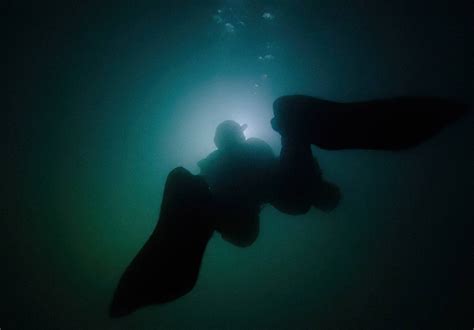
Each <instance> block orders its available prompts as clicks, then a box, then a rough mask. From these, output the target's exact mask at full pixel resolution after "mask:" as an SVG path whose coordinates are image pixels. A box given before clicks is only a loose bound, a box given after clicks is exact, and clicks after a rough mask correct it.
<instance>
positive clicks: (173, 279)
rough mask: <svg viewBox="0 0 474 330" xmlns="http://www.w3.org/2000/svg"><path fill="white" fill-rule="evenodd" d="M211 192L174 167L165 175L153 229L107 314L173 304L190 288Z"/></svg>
mask: <svg viewBox="0 0 474 330" xmlns="http://www.w3.org/2000/svg"><path fill="white" fill-rule="evenodd" d="M211 206H212V205H211V192H210V190H209V187H208V185H207V184H206V182H205V181H204V179H203V178H202V177H200V176H195V175H192V174H191V173H189V172H188V171H187V170H185V169H184V168H182V167H178V168H176V169H174V170H173V171H171V172H170V174H169V175H168V178H167V181H166V185H165V189H164V194H163V201H162V205H161V212H160V217H159V220H158V224H157V226H156V228H155V229H154V231H153V233H152V234H151V236H150V238H149V239H148V241H147V242H146V243H145V245H144V246H143V247H142V249H141V250H140V251H139V252H138V254H137V255H136V256H135V258H134V259H133V260H132V262H131V263H130V265H129V266H128V267H127V268H126V270H125V272H124V273H123V275H122V277H121V278H120V281H119V283H118V286H117V288H116V290H115V294H114V297H113V300H112V303H111V305H110V310H109V315H110V316H111V317H120V316H125V315H128V314H130V313H132V312H134V311H135V310H136V309H138V308H140V307H144V306H147V305H151V304H161V303H165V302H169V301H172V300H174V299H177V298H179V297H181V296H183V295H185V294H186V293H188V292H189V291H191V289H192V288H193V287H194V285H195V283H196V280H197V277H198V273H199V269H200V266H201V261H202V257H203V254H204V250H205V248H206V245H207V243H208V241H209V239H210V238H211V236H212V233H213V231H214V220H213V217H214V216H213V210H212V208H211Z"/></svg>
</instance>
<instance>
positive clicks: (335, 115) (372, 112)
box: [272, 95, 468, 150]
mask: <svg viewBox="0 0 474 330" xmlns="http://www.w3.org/2000/svg"><path fill="white" fill-rule="evenodd" d="M273 108H274V115H275V117H274V118H273V119H272V127H273V128H274V129H275V130H276V131H277V132H279V133H280V134H281V135H282V136H284V137H285V136H289V137H293V138H296V137H297V138H298V139H300V140H304V141H309V142H310V143H312V144H314V145H316V146H318V147H320V148H322V149H327V150H339V149H379V150H401V149H406V148H410V147H414V146H416V145H418V144H420V143H422V142H424V141H426V140H427V139H429V138H430V137H432V136H434V135H435V134H436V133H438V132H439V131H440V130H441V129H442V128H443V127H445V126H446V125H448V124H449V123H451V122H453V121H454V120H456V119H458V118H459V117H461V116H462V115H463V114H465V113H466V112H467V110H468V107H467V106H466V105H464V104H459V103H456V102H452V101H448V100H442V99H437V98H429V97H398V98H392V99H384V100H373V101H367V102H353V103H339V102H332V101H327V100H322V99H318V98H314V97H310V96H305V95H290V96H283V97H280V98H278V99H277V100H276V101H275V102H274V105H273Z"/></svg>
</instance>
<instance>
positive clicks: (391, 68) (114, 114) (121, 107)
mask: <svg viewBox="0 0 474 330" xmlns="http://www.w3.org/2000/svg"><path fill="white" fill-rule="evenodd" d="M1 7H2V16H3V18H2V25H3V29H2V30H3V32H4V35H5V37H4V38H3V41H2V42H3V44H4V47H3V50H2V53H3V56H4V57H5V59H4V61H3V63H4V64H5V71H4V74H3V75H2V76H3V78H4V87H3V91H4V96H3V99H4V105H3V107H2V108H3V111H2V114H3V120H2V126H3V129H2V151H3V152H2V168H3V170H2V174H3V177H2V185H1V186H2V204H1V205H2V206H1V216H2V218H1V219H2V226H1V230H0V248H1V249H0V251H1V268H0V269H1V270H0V328H2V329H5V330H7V329H56V328H58V329H156V328H160V329H161V328H162V329H191V328H192V329H224V328H225V329H313V328H323V329H325V328H344V329H351V328H365V329H371V328H405V329H406V328H413V329H415V328H416V329H420V328H429V329H433V328H436V327H441V328H450V329H461V328H469V329H470V328H472V326H473V324H474V323H473V318H472V314H470V313H469V312H470V309H469V307H470V305H472V292H473V288H472V278H473V277H472V272H471V271H469V270H468V266H471V265H472V251H473V249H472V248H473V246H472V238H471V237H472V218H473V211H472V205H473V202H474V200H473V196H474V194H473V182H474V180H473V174H472V172H473V164H474V156H473V150H474V148H473V147H474V143H473V141H474V139H473V131H472V127H474V126H473V118H472V115H471V116H468V117H466V118H464V120H462V121H460V122H458V123H455V124H454V125H452V126H450V127H448V128H447V129H445V130H444V131H443V132H441V134H439V135H438V136H436V137H435V138H433V139H432V140H430V141H428V142H427V143H425V144H424V145H422V146H419V147H417V148H415V149H412V150H408V151H403V152H399V153H392V152H374V151H340V152H325V151H321V150H317V149H314V154H315V155H316V156H317V157H318V159H319V160H320V163H321V167H322V169H323V171H324V173H325V175H326V176H327V177H328V179H330V180H332V181H334V182H336V183H338V184H339V185H340V187H341V189H342V191H343V194H344V199H343V202H342V204H341V206H340V207H339V208H338V209H337V210H335V211H334V212H333V213H329V214H324V213H321V212H318V211H316V210H313V211H311V212H310V213H308V214H307V215H305V216H298V217H291V216H287V215H284V214H280V213H278V212H277V211H276V210H274V209H272V208H266V209H264V210H263V212H262V232H261V235H260V238H259V240H258V241H257V242H256V243H255V244H254V245H253V246H251V247H249V248H247V249H240V248H237V247H234V246H231V245H229V244H228V243H226V242H224V241H223V240H222V238H221V237H219V236H218V235H215V236H214V237H213V238H212V240H211V242H210V244H209V246H208V249H207V251H206V255H205V257H204V261H203V267H202V270H201V275H200V278H199V280H198V283H197V286H196V288H195V290H193V291H192V292H191V293H190V294H189V295H187V296H185V297H183V298H182V299H180V300H178V301H176V302H173V303H170V304H167V305H163V306H159V307H150V308H146V309H144V310H141V311H139V312H137V313H135V314H133V315H132V316H130V317H127V318H124V319H119V320H111V319H109V318H108V317H107V308H108V304H109V302H110V299H111V295H112V292H113V290H114V288H115V285H116V283H117V281H118V278H119V276H120V274H121V272H122V271H123V269H124V267H125V266H126V265H127V264H128V262H129V261H130V260H131V258H132V257H133V256H134V255H135V253H136V252H137V250H138V249H139V248H140V247H141V245H142V244H143V243H144V241H145V240H146V238H147V237H148V235H149V234H150V233H151V230H152V229H153V228H154V225H155V222H156V219H157V215H158V212H159V206H160V203H161V197H162V196H161V194H162V189H163V184H164V180H165V178H166V175H167V174H168V172H169V171H170V170H171V169H172V168H174V167H176V166H179V165H181V166H185V167H187V168H189V169H190V170H192V171H193V172H195V173H196V171H197V168H196V165H195V163H196V162H197V161H198V160H199V159H201V158H203V157H204V156H206V154H207V153H209V152H210V151H212V149H213V146H212V137H213V130H214V128H215V126H216V125H217V124H218V123H219V122H220V121H222V120H224V119H234V120H238V121H240V122H242V123H243V122H246V123H247V124H248V125H249V129H248V131H247V134H248V136H258V137H261V138H264V139H265V140H267V141H269V143H270V144H271V145H272V147H273V148H274V150H275V152H278V151H279V140H278V136H277V135H276V134H275V133H274V132H272V130H271V127H270V125H269V120H270V118H271V116H272V114H271V111H272V109H271V104H272V101H273V100H274V99H275V98H276V97H278V96H281V95H284V94H289V93H305V94H309V95H313V96H317V97H322V98H327V99H332V100H337V101H357V100H367V99H371V98H382V97H389V96H396V95H402V94H411V95H428V96H440V97H445V98H449V99H453V100H457V101H461V102H464V103H468V104H472V100H473V99H472V95H473V94H472V92H473V78H472V77H473V76H472V74H473V60H472V59H473V42H472V36H473V35H474V34H473V32H474V31H473V25H472V21H473V12H474V8H473V5H472V2H470V1H464V2H463V1H420V0H414V1H393V2H390V1H342V0H337V1H274V2H272V1H261V2H260V1H235V0H234V1H209V2H207V1H176V2H174V3H173V4H172V3H171V1H149V2H146V1H130V2H126V1H117V2H113V3H112V2H110V3H106V2H102V3H101V4H100V5H98V4H96V3H95V2H94V1H75V2H73V1H62V2H57V3H50V2H34V3H28V2H21V3H19V2H14V1H7V2H4V3H2V5H1ZM230 8H232V11H231V10H230ZM218 9H221V10H222V11H223V12H222V13H221V14H219V13H218V12H217V10H218ZM265 12H268V13H271V14H272V15H273V19H270V20H266V19H264V18H263V17H262V15H263V13H265ZM215 15H220V17H221V19H222V20H224V21H225V22H227V23H230V24H232V27H233V28H231V27H230V26H227V27H226V26H225V25H224V23H218V19H217V18H216V17H215ZM240 22H242V23H243V24H242V23H240ZM269 54H271V55H272V57H271V59H268V60H261V59H259V56H265V55H269ZM264 75H266V76H264ZM401 134H403V129H402V128H401Z"/></svg>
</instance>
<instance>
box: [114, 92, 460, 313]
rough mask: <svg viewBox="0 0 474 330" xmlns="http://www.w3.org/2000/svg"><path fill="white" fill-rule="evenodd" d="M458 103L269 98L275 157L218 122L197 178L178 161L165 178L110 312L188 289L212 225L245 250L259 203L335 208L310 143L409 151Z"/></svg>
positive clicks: (292, 210)
mask: <svg viewBox="0 0 474 330" xmlns="http://www.w3.org/2000/svg"><path fill="white" fill-rule="evenodd" d="M466 109H467V108H466V107H463V106H461V105H459V104H455V103H452V102H448V101H441V100H436V99H432V98H398V99H391V100H379V101H369V102H358V103H337V102H330V101H326V100H321V99H316V98H312V97H308V96H298V95H296V96H284V97H281V98H279V99H277V100H276V101H275V102H274V114H275V117H274V118H273V119H272V127H273V128H274V129H275V130H276V131H277V132H279V133H280V134H281V136H282V150H281V153H280V157H279V159H278V158H276V157H275V156H274V154H273V151H272V149H271V148H270V146H269V145H268V144H266V143H265V142H264V141H262V140H260V139H256V138H250V139H245V136H244V134H243V130H244V129H245V126H240V125H239V124H237V123H235V122H233V121H225V122H223V123H221V124H220V125H219V126H218V127H217V129H216V134H215V139H214V142H215V144H216V147H217V150H216V151H214V152H212V153H211V154H210V155H209V156H208V157H206V159H203V160H201V161H200V162H199V163H198V165H199V167H200V168H201V175H192V174H191V173H189V172H188V171H187V170H185V169H184V168H180V167H179V168H176V169H174V170H173V171H171V172H170V174H169V175H168V178H167V181H166V185H165V190H164V195H163V201H162V204H161V212H160V217H159V220H158V224H157V226H156V228H155V230H154V231H153V233H152V235H151V236H150V238H149V239H148V241H147V242H146V243H145V245H144V246H143V248H142V249H141V250H140V251H139V253H138V254H137V256H136V257H135V258H134V259H133V261H132V262H131V264H130V265H129V266H128V267H127V269H126V270H125V272H124V274H123V275H122V277H121V279H120V281H119V284H118V287H117V289H116V291H115V294H114V297H113V301H112V304H111V306H110V315H111V316H112V317H119V316H124V315H127V314H130V313H132V312H133V311H135V310H136V309H138V308H140V307H143V306H147V305H150V304H160V303H165V302H169V301H172V300H174V299H176V298H179V297H181V296H183V295H184V294H186V293H187V292H189V291H190V290H191V289H192V288H193V287H194V285H195V283H196V280H197V276H198V273H199V268H200V265H201V260H202V257H203V254H204V250H205V248H206V245H207V243H208V241H209V239H210V237H211V236H212V233H213V232H214V230H216V231H218V232H220V233H221V235H222V237H223V238H224V239H226V240H227V241H229V242H231V243H233V244H235V245H238V246H249V245H250V244H252V243H253V242H254V241H255V240H256V238H257V236H258V232H259V213H260V209H261V207H262V205H264V204H271V205H273V206H274V207H276V208H277V209H279V210H280V211H282V212H285V213H288V214H303V213H306V212H307V211H308V210H309V208H310V207H311V206H315V207H318V208H320V209H322V210H326V211H329V210H331V209H333V208H334V207H336V206H337V204H338V201H339V199H340V193H339V189H338V188H337V186H335V185H334V184H332V183H329V182H327V181H325V180H324V179H323V177H322V174H321V170H320V168H319V165H318V164H317V161H316V160H315V159H314V157H313V155H312V153H311V148H310V146H311V144H314V145H316V146H318V147H321V148H324V149H329V150H338V149H378V150H400V149H404V148H410V147H413V146H416V145H418V144H420V143H421V142H423V141H425V140H426V139H428V138H430V137H431V136H433V135H434V134H436V133H437V132H438V131H439V130H441V128H442V127H443V126H445V125H447V124H448V123H450V122H451V121H453V120H454V119H456V118H458V117H459V116H460V115H462V114H463V113H464V112H465V111H466Z"/></svg>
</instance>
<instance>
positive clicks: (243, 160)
mask: <svg viewBox="0 0 474 330" xmlns="http://www.w3.org/2000/svg"><path fill="white" fill-rule="evenodd" d="M246 127H247V125H243V126H241V125H239V124H238V123H236V122H235V121H232V120H226V121H224V122H222V123H221V124H219V125H218V126H217V129H216V133H215V137H214V143H215V145H216V147H217V150H215V151H214V152H212V153H211V154H210V155H209V156H208V157H206V158H205V159H203V160H201V161H199V162H198V166H199V167H200V169H201V172H200V175H201V176H203V178H204V180H205V181H206V183H207V184H208V185H209V188H210V190H211V192H212V194H213V196H214V203H215V206H214V207H215V210H216V212H217V213H218V214H217V215H216V217H215V218H216V223H215V229H216V231H218V232H220V233H221V235H222V237H223V238H224V239H225V240H227V241H229V242H231V243H233V244H235V245H237V246H242V247H244V246H249V245H250V244H252V243H253V242H254V241H255V240H256V239H257V237H258V231H259V213H260V210H261V208H262V207H263V206H264V205H265V204H271V205H272V206H274V207H275V208H277V209H278V210H280V211H282V212H284V213H288V214H304V213H306V212H307V211H308V210H309V208H310V207H311V206H312V205H313V206H315V207H319V208H320V209H322V210H324V211H329V210H331V209H333V208H335V207H336V205H337V203H338V201H339V199H340V196H339V190H338V188H337V187H336V186H335V185H334V184H331V183H329V182H327V181H325V180H323V179H322V173H321V170H320V168H319V164H318V162H317V160H316V158H313V156H312V154H311V146H310V144H309V143H308V144H306V145H301V144H300V143H298V147H296V146H293V145H290V143H285V145H284V146H283V149H282V153H281V157H280V159H278V158H277V157H276V156H275V155H274V153H273V150H272V149H271V147H270V146H269V145H268V144H267V143H266V142H265V141H263V140H261V139H258V138H249V139H246V138H245V136H244V133H243V131H244V130H245V129H246Z"/></svg>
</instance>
